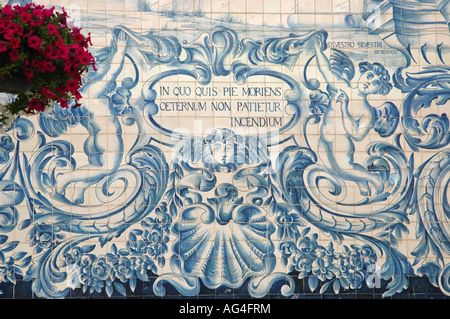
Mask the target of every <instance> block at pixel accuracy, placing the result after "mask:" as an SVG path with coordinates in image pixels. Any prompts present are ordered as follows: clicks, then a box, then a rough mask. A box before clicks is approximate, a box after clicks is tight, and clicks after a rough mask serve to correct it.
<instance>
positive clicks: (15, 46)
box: [8, 38, 20, 49]
mask: <svg viewBox="0 0 450 319" xmlns="http://www.w3.org/2000/svg"><path fill="white" fill-rule="evenodd" d="M8 44H9V46H10V47H11V48H12V49H18V48H19V47H20V40H19V39H16V38H12V39H11V40H9V42H8Z"/></svg>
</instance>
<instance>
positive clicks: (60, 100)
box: [58, 97, 69, 108]
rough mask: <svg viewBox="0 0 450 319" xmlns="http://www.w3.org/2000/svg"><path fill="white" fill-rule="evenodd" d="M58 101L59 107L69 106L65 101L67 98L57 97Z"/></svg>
mask: <svg viewBox="0 0 450 319" xmlns="http://www.w3.org/2000/svg"><path fill="white" fill-rule="evenodd" d="M58 103H59V105H61V107H64V108H67V107H69V102H68V101H67V99H65V98H63V97H61V98H59V99H58Z"/></svg>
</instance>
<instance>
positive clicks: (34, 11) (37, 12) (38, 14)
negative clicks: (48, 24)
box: [33, 8, 44, 20]
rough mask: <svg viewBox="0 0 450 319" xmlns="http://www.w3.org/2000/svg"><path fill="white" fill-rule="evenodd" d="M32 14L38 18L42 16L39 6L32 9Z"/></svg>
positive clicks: (40, 18)
mask: <svg viewBox="0 0 450 319" xmlns="http://www.w3.org/2000/svg"><path fill="white" fill-rule="evenodd" d="M33 16H34V17H35V18H37V19H39V20H42V19H43V18H44V13H43V12H42V10H40V9H39V8H36V9H34V10H33Z"/></svg>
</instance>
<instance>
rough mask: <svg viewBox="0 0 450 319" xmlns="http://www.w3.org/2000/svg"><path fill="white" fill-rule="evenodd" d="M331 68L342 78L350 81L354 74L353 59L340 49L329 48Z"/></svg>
mask: <svg viewBox="0 0 450 319" xmlns="http://www.w3.org/2000/svg"><path fill="white" fill-rule="evenodd" d="M330 64H331V70H332V71H333V72H334V73H336V74H337V75H339V76H341V77H342V78H343V79H345V80H347V81H348V82H350V81H351V80H352V79H353V78H354V76H355V65H354V64H353V61H352V60H351V59H350V58H349V57H348V55H347V54H345V53H344V52H342V51H339V50H337V49H333V48H332V49H331V54H330Z"/></svg>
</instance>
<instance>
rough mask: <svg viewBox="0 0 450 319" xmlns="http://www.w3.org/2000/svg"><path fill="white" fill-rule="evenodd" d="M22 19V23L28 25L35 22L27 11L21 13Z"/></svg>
mask: <svg viewBox="0 0 450 319" xmlns="http://www.w3.org/2000/svg"><path fill="white" fill-rule="evenodd" d="M20 17H21V18H22V22H23V23H28V22H32V21H33V19H32V18H31V14H29V13H28V12H26V11H22V12H21V13H20Z"/></svg>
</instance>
